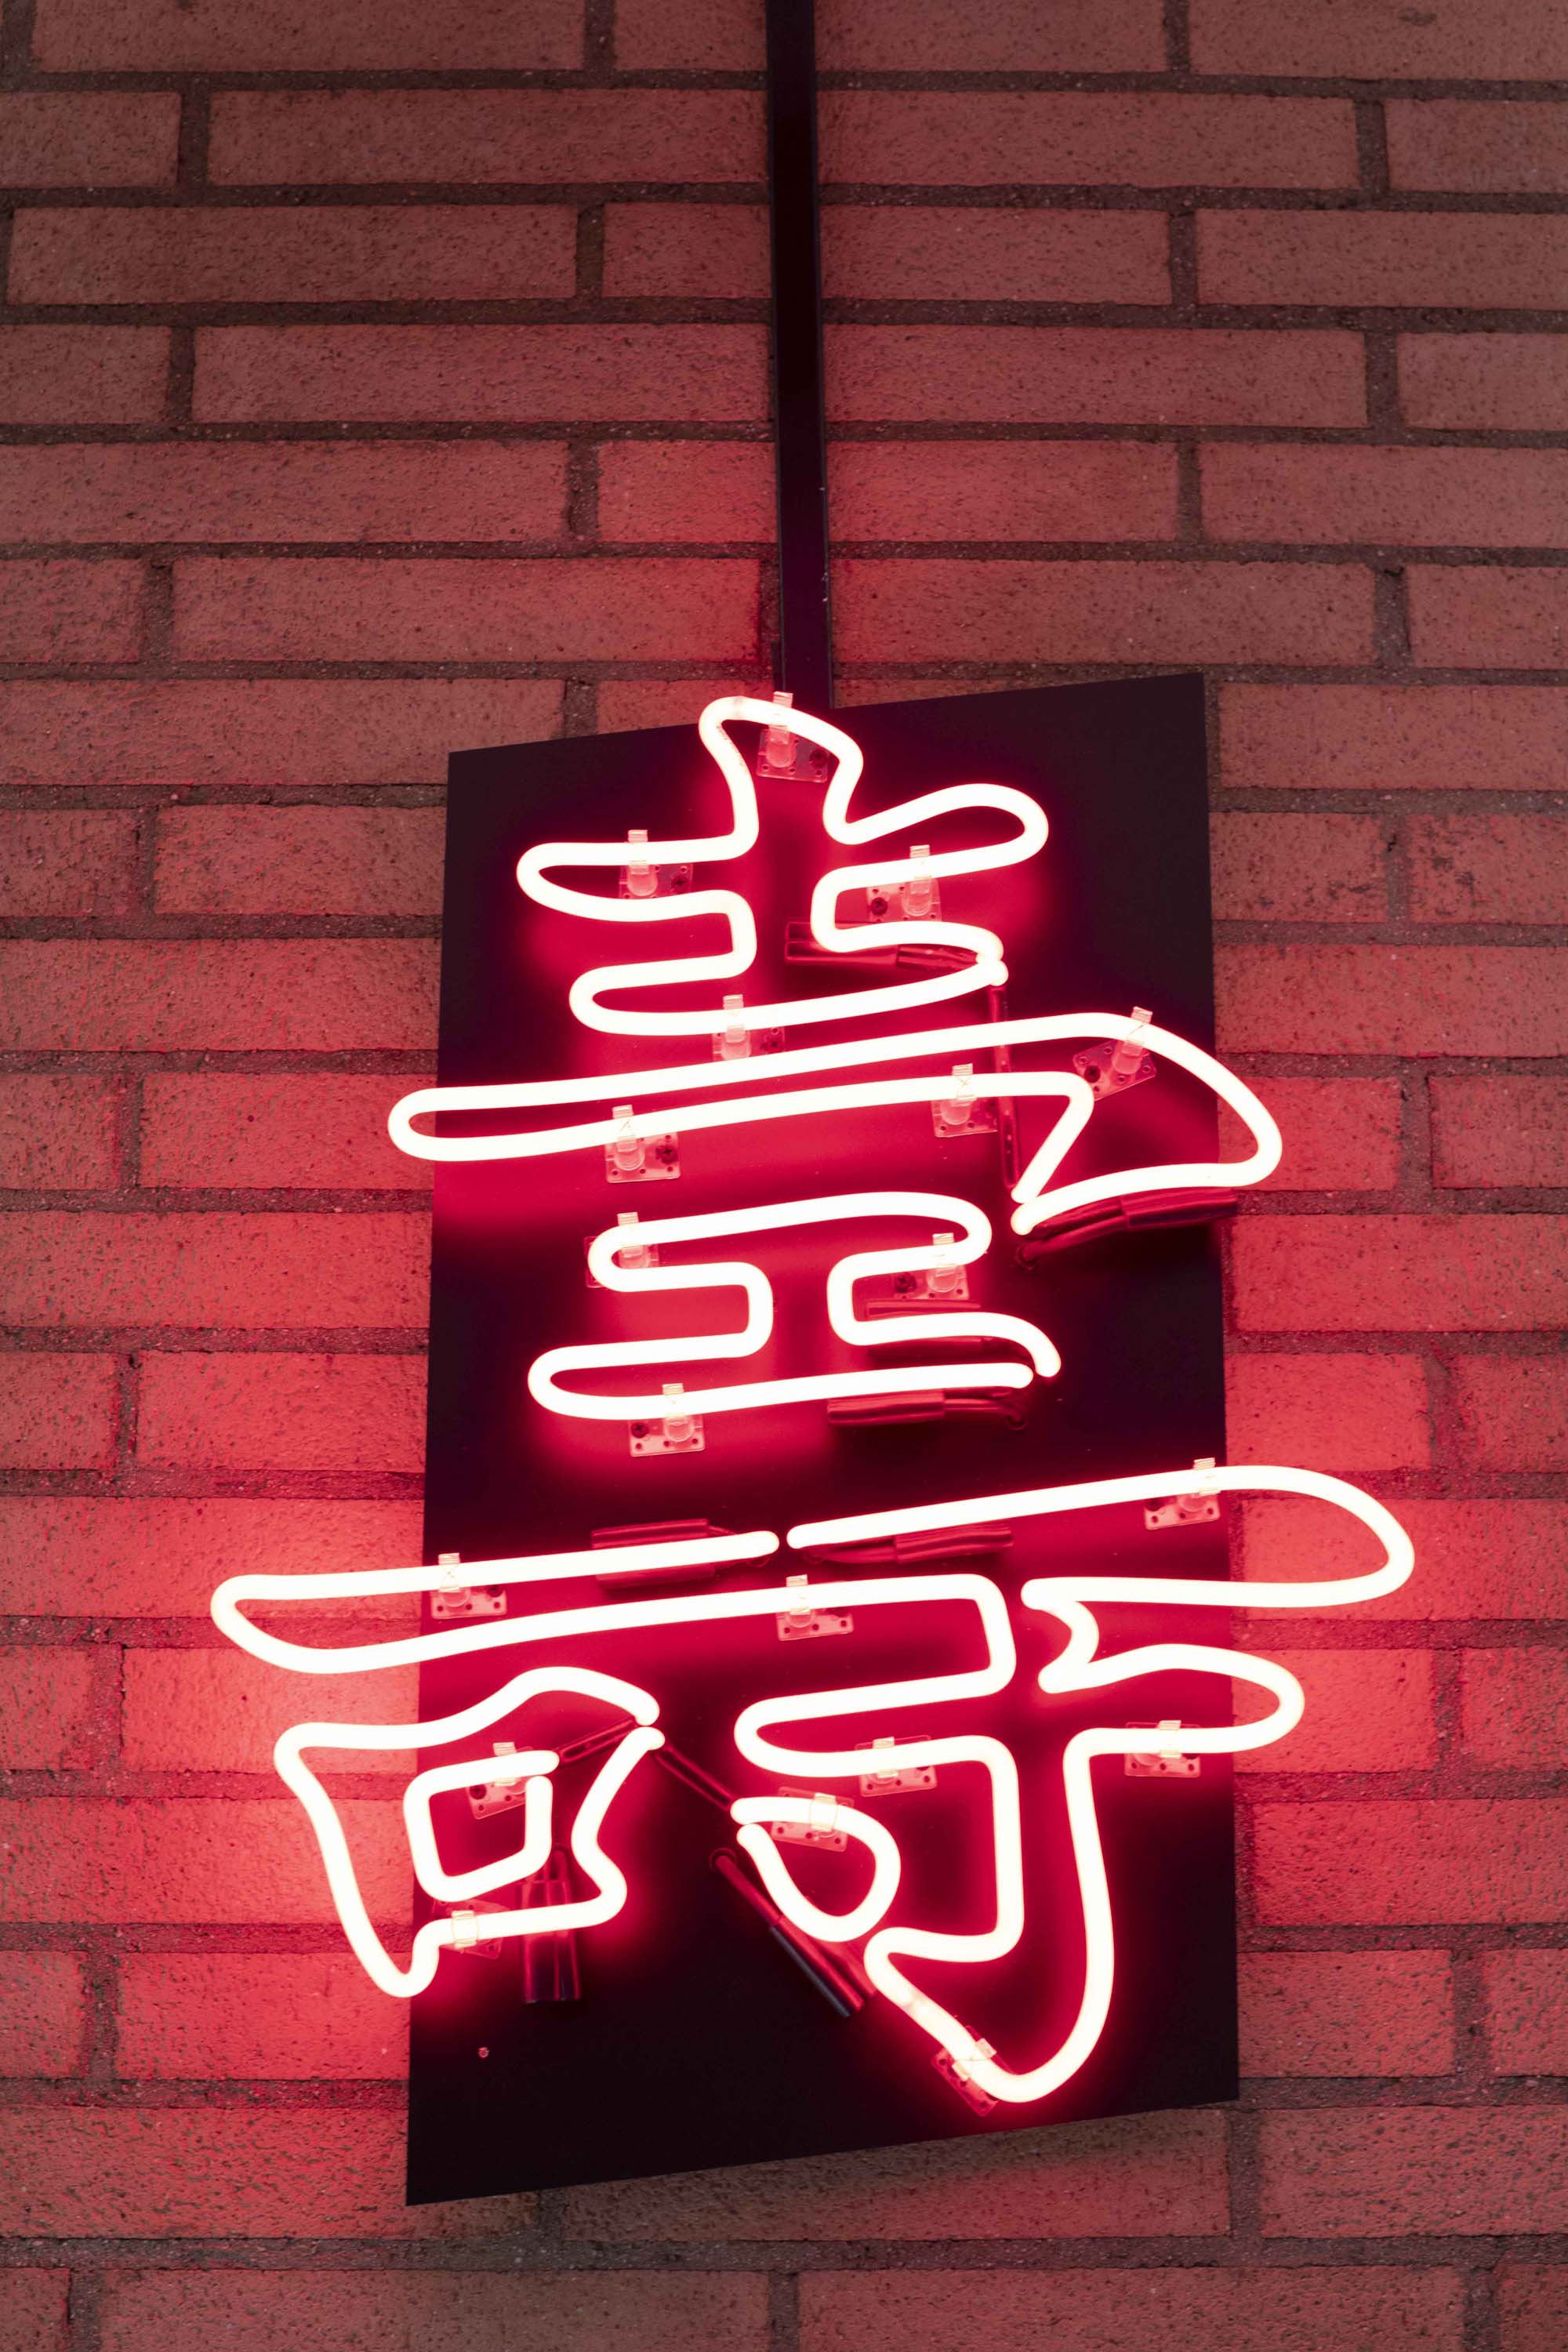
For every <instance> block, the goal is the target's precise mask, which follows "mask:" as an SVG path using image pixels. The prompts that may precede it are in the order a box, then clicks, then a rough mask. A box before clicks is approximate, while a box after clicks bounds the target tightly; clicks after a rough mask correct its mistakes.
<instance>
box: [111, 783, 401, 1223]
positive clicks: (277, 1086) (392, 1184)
mask: <svg viewBox="0 0 1568 2352" xmlns="http://www.w3.org/2000/svg"><path fill="white" fill-rule="evenodd" d="M193 814H195V812H193ZM247 814H251V813H250V812H247ZM417 1083H418V1081H417V1080H416V1079H414V1078H412V1077H410V1078H408V1079H406V1080H404V1079H388V1078H363V1077H354V1076H338V1075H336V1074H335V1073H334V1074H333V1075H332V1076H330V1077H310V1076H280V1077H249V1076H233V1077H227V1076H224V1077H204V1076H199V1075H195V1074H189V1075H187V1074H185V1073H184V1072H181V1073H173V1072H171V1073H169V1074H167V1075H164V1076H153V1077H149V1078H148V1079H147V1080H146V1081H145V1083H144V1085H143V1088H142V1181H143V1182H144V1183H147V1184H159V1185H163V1184H170V1185H179V1186H181V1187H184V1188H187V1189H188V1188H193V1187H194V1188H195V1189H196V1190H205V1188H207V1187H208V1186H212V1185H219V1186H229V1185H238V1186H242V1187H246V1188H251V1187H254V1188H257V1189H258V1190H261V1191H271V1190H273V1189H274V1188H275V1187H279V1186H282V1187H290V1186H299V1187H303V1188H304V1189H305V1190H307V1191H310V1192H314V1191H315V1190H316V1189H317V1187H318V1186H326V1187H330V1188H331V1189H333V1190H338V1189H343V1188H347V1189H354V1188H363V1187H369V1188H371V1189H372V1190H374V1191H389V1190H399V1191H406V1190H411V1189H419V1188H422V1187H423V1186H425V1185H426V1184H428V1182H429V1181H430V1169H429V1166H428V1163H427V1162H426V1161H424V1160H410V1159H409V1158H408V1157H407V1155H406V1153H405V1152H401V1151H399V1150H396V1149H395V1146H394V1145H393V1143H392V1140H391V1139H390V1137H389V1136H388V1135H387V1132H386V1114H387V1111H388V1110H389V1108H391V1106H392V1103H393V1102H394V1100H395V1098H396V1097H397V1096H398V1095H400V1094H403V1093H406V1092H408V1091H410V1090H411V1088H412V1087H414V1086H415V1085H416V1084H417Z"/></svg>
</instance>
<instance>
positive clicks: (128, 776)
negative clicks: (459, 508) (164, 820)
mask: <svg viewBox="0 0 1568 2352" xmlns="http://www.w3.org/2000/svg"><path fill="white" fill-rule="evenodd" d="M425 454H426V453H425V452H424V451H423V450H422V451H421V452H420V456H421V459H422V460H423V458H424V456H425ZM560 712H561V688H560V687H559V685H558V684H556V683H555V681H554V680H552V679H548V678H521V677H463V678H402V677H398V678H376V679H359V678H328V679H315V678H299V677H289V678H244V679H241V678H214V679H210V680H200V681H196V680H193V681H189V682H186V681H184V680H173V679H172V680H163V679H149V680H147V681H145V682H143V681H142V680H141V679H136V680H133V681H130V680H128V681H126V682H125V683H123V684H121V683H119V682H106V681H99V680H93V681H91V682H87V681H82V682H73V683H71V684H70V685H59V686H51V685H44V684H32V683H21V682H13V683H11V684H5V683H4V682H0V780H3V781H4V782H6V783H9V784H43V783H83V782H87V783H164V782H169V783H198V784H267V783H292V784H384V783H404V784H416V783H435V782H445V779H446V774H447V752H448V751H451V750H452V749H453V748H454V747H455V746H456V745H458V744H460V743H506V742H513V743H515V742H521V741H532V740H537V739H538V738H539V737H541V736H545V735H551V734H553V732H554V731H555V728H556V725H557V723H558V720H559V718H560Z"/></svg>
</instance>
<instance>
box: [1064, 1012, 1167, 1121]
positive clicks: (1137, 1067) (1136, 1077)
mask: <svg viewBox="0 0 1568 2352" xmlns="http://www.w3.org/2000/svg"><path fill="white" fill-rule="evenodd" d="M1153 1017H1154V1016H1153V1014H1152V1012H1151V1011H1150V1009H1149V1007H1148V1006H1147V1005H1146V1004H1135V1005H1134V1006H1133V1007H1132V1019H1133V1023H1134V1027H1133V1030H1132V1034H1131V1036H1128V1037H1120V1038H1110V1037H1108V1038H1106V1039H1105V1041H1104V1043H1103V1044H1101V1045H1091V1046H1089V1048H1088V1050H1087V1051H1086V1052H1084V1053H1081V1054H1075V1055H1073V1057H1072V1066H1073V1068H1074V1069H1075V1070H1076V1071H1077V1072H1078V1074H1079V1076H1080V1077H1083V1078H1087V1079H1088V1080H1089V1085H1090V1086H1091V1087H1092V1088H1093V1089H1094V1095H1095V1099H1096V1101H1100V1100H1101V1099H1102V1098H1103V1097H1105V1096H1106V1095H1120V1094H1124V1093H1125V1092H1126V1090H1127V1088H1128V1087H1141V1086H1142V1085H1144V1084H1145V1082H1146V1081H1147V1080H1148V1079H1150V1078H1152V1076H1153V1075H1154V1056H1153V1055H1152V1054H1151V1053H1149V1052H1147V1051H1146V1050H1145V1048H1144V1046H1143V1044H1142V1033H1143V1031H1144V1030H1145V1029H1147V1027H1148V1026H1149V1024H1150V1022H1151V1021H1152V1019H1153Z"/></svg>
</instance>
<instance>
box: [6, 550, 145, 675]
mask: <svg viewBox="0 0 1568 2352" xmlns="http://www.w3.org/2000/svg"><path fill="white" fill-rule="evenodd" d="M0 640H3V641H4V644H5V654H6V658H7V660H10V661H15V662H78V661H131V660H132V659H134V657H135V655H136V653H137V650H138V648H139V647H140V646H141V642H142V568H141V566H140V564H136V563H115V562H99V563H31V562H22V563H4V564H0Z"/></svg>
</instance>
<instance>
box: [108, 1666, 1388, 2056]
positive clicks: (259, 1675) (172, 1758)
mask: <svg viewBox="0 0 1568 2352" xmlns="http://www.w3.org/2000/svg"><path fill="white" fill-rule="evenodd" d="M1374 1654H1377V1653H1374ZM291 1685H293V1677H292V1676H291V1675H279V1672H278V1670H277V1668H276V1667H275V1666H268V1665H262V1664H258V1661H257V1660H256V1659H254V1658H247V1657H246V1656H245V1655H244V1654H242V1653H239V1652H236V1651H234V1650H232V1649H223V1650H130V1651H128V1652H127V1653H126V1656H125V1676H124V1705H125V1730H124V1747H125V1761H126V1763H127V1764H128V1765H129V1766H130V1768H131V1769H132V1771H137V1772H270V1771H271V1769H272V1749H273V1747H274V1744H275V1743H276V1741H277V1738H278V1736H279V1732H283V1731H287V1730H288V1728H289V1725H290V1724H292V1723H298V1722H299V1721H300V1691H299V1689H298V1687H297V1686H291ZM309 1712H310V1717H311V1718H312V1720H314V1721H318V1722H321V1723H400V1722H402V1723H412V1722H413V1721H414V1720H415V1718H416V1717H417V1715H418V1712H419V1696H418V1688H417V1669H416V1667H413V1666H402V1667H392V1668H388V1669H387V1671H386V1672H385V1673H384V1674H376V1675H327V1676H325V1677H322V1676H321V1675H311V1677H310V1708H309ZM343 1760H344V1762H345V1763H346V1765H347V1766H348V1769H352V1770H353V1771H354V1772H356V1773H358V1772H394V1773H400V1774H401V1775H402V1776H403V1778H404V1779H405V1780H406V1778H407V1777H408V1773H409V1771H410V1769H412V1768H413V1756H412V1751H410V1750H405V1751H403V1752H401V1753H400V1752H398V1751H397V1750H395V1749H387V1750H384V1751H383V1752H380V1753H377V1752H374V1751H366V1752H364V1753H363V1754H360V1753H355V1754H354V1755H353V1757H352V1758H348V1759H343ZM197 2071H198V2072H199V2071H200V2070H199V2069H198V2070H197ZM258 2071H263V2070H258Z"/></svg>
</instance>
